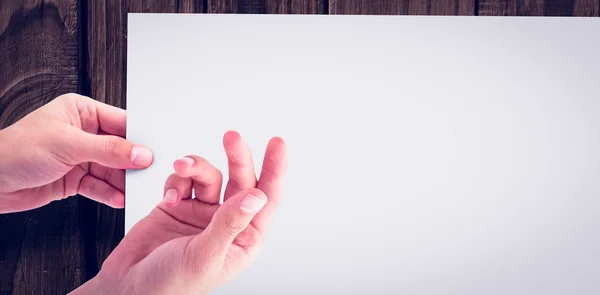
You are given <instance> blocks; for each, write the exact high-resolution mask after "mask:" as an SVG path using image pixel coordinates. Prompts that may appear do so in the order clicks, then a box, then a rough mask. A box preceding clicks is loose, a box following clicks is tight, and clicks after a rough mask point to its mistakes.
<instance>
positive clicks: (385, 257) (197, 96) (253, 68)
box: [125, 14, 600, 295]
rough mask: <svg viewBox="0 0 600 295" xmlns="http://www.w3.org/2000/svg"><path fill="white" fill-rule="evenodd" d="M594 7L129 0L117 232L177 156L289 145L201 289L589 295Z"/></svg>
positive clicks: (140, 213) (596, 217)
mask: <svg viewBox="0 0 600 295" xmlns="http://www.w3.org/2000/svg"><path fill="white" fill-rule="evenodd" d="M599 32H600V19H593V18H511V17H504V18H493V17H424V16H419V17H415V16H411V17H408V16H404V17H401V16H398V17H396V16H289V15H260V16H259V15H185V14H181V15H169V14H160V15H157V14H130V15H129V20H128V56H127V109H128V126H127V127H128V130H127V137H128V139H130V140H132V141H134V142H136V143H140V144H144V145H147V146H149V147H150V148H151V149H152V150H153V151H154V153H155V162H154V164H153V166H152V167H151V168H149V169H147V170H144V171H135V172H132V171H128V172H127V189H126V190H127V191H126V214H125V217H126V230H127V231H128V230H129V229H130V228H131V227H132V226H133V224H135V223H136V222H137V221H138V220H140V219H141V218H143V217H144V216H145V215H146V214H148V213H149V212H150V210H151V209H152V208H153V207H154V206H156V204H158V203H159V202H160V201H161V198H162V192H163V185H164V182H165V180H166V178H167V176H168V175H169V174H171V173H172V172H173V171H172V163H173V161H174V160H176V159H178V158H180V157H182V156H185V155H187V154H197V155H201V156H203V157H205V158H206V159H208V160H209V161H211V162H212V163H213V164H214V165H215V166H216V167H217V168H220V169H221V170H222V171H223V173H224V175H227V163H226V157H225V153H224V151H223V148H222V136H223V134H224V133H225V132H226V131H227V130H229V129H234V130H237V131H239V132H240V133H241V135H242V136H243V137H244V139H245V140H246V141H247V142H248V144H249V145H250V147H251V148H252V150H253V153H254V160H255V163H256V169H257V171H260V168H261V161H262V156H263V155H264V151H265V147H266V144H267V142H268V140H269V138H270V137H272V136H281V137H283V138H284V139H285V140H286V142H287V144H288V149H289V157H290V158H289V171H288V174H287V178H286V184H285V194H284V200H283V202H282V204H281V207H280V210H279V212H278V213H277V215H276V216H275V218H274V220H273V225H272V227H271V230H270V232H269V234H268V238H267V241H266V244H265V245H264V248H263V251H262V253H261V255H260V257H259V259H258V260H257V261H256V263H255V264H254V265H252V266H251V267H250V268H249V269H248V270H247V271H245V272H244V273H242V274H241V275H240V276H239V277H237V278H236V279H235V280H233V281H231V282H230V283H228V284H226V285H225V286H223V287H221V288H219V289H218V290H216V291H215V293H214V294H223V295H224V294H411V295H418V294H424V295H425V294H427V295H430V294H431V295H433V294H440V295H441V294H444V295H446V294H461V295H467V294H469V295H481V294H486V295H495V294H497V295H505V294H511V295H519V294H523V295H525V294H544V295H552V294H556V295H564V294H578V295H587V294H590V295H591V294H600V130H599V129H600V128H599V126H600V94H599V89H600V88H599V85H600V55H599V54H598V53H599V52H600V34H599Z"/></svg>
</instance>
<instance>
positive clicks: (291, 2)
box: [266, 0, 328, 14]
mask: <svg viewBox="0 0 600 295" xmlns="http://www.w3.org/2000/svg"><path fill="white" fill-rule="evenodd" d="M327 1H328V0H279V1H267V2H266V7H267V13H270V14H327V13H328V11H327V10H328V2H327Z"/></svg>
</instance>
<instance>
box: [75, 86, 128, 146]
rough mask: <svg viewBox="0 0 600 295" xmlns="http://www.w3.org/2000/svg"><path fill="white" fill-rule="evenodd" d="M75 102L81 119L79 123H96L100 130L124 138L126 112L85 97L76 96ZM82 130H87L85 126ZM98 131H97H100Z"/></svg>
mask: <svg viewBox="0 0 600 295" xmlns="http://www.w3.org/2000/svg"><path fill="white" fill-rule="evenodd" d="M78 98H79V99H77V100H76V106H77V110H78V111H79V115H80V116H81V117H82V118H81V123H82V124H85V122H98V125H99V126H98V127H99V129H100V130H102V131H104V132H106V133H109V134H111V135H116V136H120V137H125V133H126V132H125V131H126V126H127V111H125V110H123V109H120V108H117V107H114V106H111V105H108V104H105V103H102V102H99V101H97V100H94V99H92V98H89V97H87V96H82V95H79V96H78ZM82 127H83V128H82V129H83V130H87V128H85V126H82ZM100 130H98V131H100Z"/></svg>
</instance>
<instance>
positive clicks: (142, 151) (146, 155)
mask: <svg viewBox="0 0 600 295" xmlns="http://www.w3.org/2000/svg"><path fill="white" fill-rule="evenodd" d="M152 157H153V156H152V151H151V150H150V149H149V148H147V147H144V146H134V147H133V149H132V150H131V164H133V165H134V166H137V167H146V166H149V165H150V164H152Z"/></svg>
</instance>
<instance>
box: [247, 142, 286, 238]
mask: <svg viewBox="0 0 600 295" xmlns="http://www.w3.org/2000/svg"><path fill="white" fill-rule="evenodd" d="M287 165H288V163H287V149H286V145H285V142H284V141H283V139H281V138H279V137H274V138H272V139H271V140H270V141H269V144H268V145H267V150H266V152H265V158H264V160H263V165H262V171H261V173H260V178H259V180H258V184H257V188H258V189H260V190H262V191H263V192H265V194H266V195H267V198H268V199H269V202H268V203H267V206H266V207H265V208H264V209H263V210H261V211H260V213H258V214H257V215H256V217H255V218H254V221H253V222H252V225H253V226H254V227H255V228H256V229H257V230H258V231H260V232H262V233H264V232H266V230H267V228H268V225H269V223H270V222H271V219H272V218H273V216H274V215H275V211H277V208H278V207H279V203H280V202H281V191H282V187H283V179H284V176H285V172H286V170H287Z"/></svg>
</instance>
